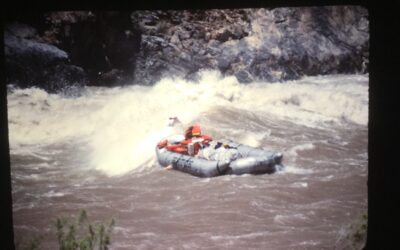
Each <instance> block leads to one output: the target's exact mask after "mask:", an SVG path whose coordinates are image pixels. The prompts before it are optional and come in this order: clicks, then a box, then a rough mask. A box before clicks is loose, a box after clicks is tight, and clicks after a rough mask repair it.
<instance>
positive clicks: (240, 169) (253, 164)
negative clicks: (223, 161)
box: [229, 156, 276, 175]
mask: <svg viewBox="0 0 400 250" xmlns="http://www.w3.org/2000/svg"><path fill="white" fill-rule="evenodd" d="M230 168H231V169H230V171H229V173H230V174H236V175H241V174H265V173H268V174H271V173H274V172H275V171H276V169H275V161H274V159H272V158H265V157H252V156H251V157H246V158H240V159H237V160H235V161H233V162H231V164H230Z"/></svg>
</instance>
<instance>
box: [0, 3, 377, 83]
mask: <svg viewBox="0 0 400 250" xmlns="http://www.w3.org/2000/svg"><path fill="white" fill-rule="evenodd" d="M43 18H45V19H46V21H44V22H43V23H45V24H44V25H43V27H41V29H40V30H41V33H40V34H37V33H36V32H35V30H34V29H32V28H31V27H29V26H24V27H22V26H19V27H15V26H14V27H13V26H12V25H10V26H7V29H6V34H5V44H6V66H7V77H8V78H7V80H8V81H9V82H13V81H14V82H15V81H16V82H20V83H21V84H25V85H29V84H34V82H35V81H36V82H47V85H46V86H47V89H52V88H53V87H54V88H58V85H57V84H53V85H51V84H49V81H50V80H51V81H57V78H60V79H61V78H62V79H64V80H63V81H61V82H65V83H66V84H71V83H72V82H82V81H83V79H86V78H85V76H87V78H88V80H89V84H92V85H103V86H113V85H123V84H144V85H152V84H154V83H156V82H157V81H159V80H160V79H161V78H162V77H164V76H180V77H184V78H186V79H191V80H195V79H197V76H198V73H199V72H200V71H202V70H207V69H209V70H219V71H220V72H221V73H222V74H223V75H226V76H228V75H234V76H236V78H237V79H238V81H239V82H241V83H250V82H253V81H268V82H279V81H285V80H291V79H298V78H299V77H302V76H304V75H319V74H335V73H366V72H368V56H369V30H368V25H369V22H368V11H367V10H366V9H364V8H362V7H357V6H332V7H302V8H275V9H233V10H229V9H225V10H220V9H219V10H190V11H188V10H186V11H172V10H171V11H134V12H87V11H84V12H53V13H47V14H45V15H43ZM52 86H53V87H52Z"/></svg>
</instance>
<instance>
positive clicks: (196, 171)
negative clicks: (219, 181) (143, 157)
mask: <svg viewBox="0 0 400 250" xmlns="http://www.w3.org/2000/svg"><path fill="white" fill-rule="evenodd" d="M156 153H157V158H158V162H159V163H160V165H162V166H164V167H166V166H168V165H172V167H173V168H174V169H176V170H179V171H182V172H186V173H189V174H192V175H195V176H198V177H214V176H218V175H223V174H225V173H226V171H227V170H228V168H229V162H220V161H210V160H206V159H202V158H195V157H193V156H189V155H183V154H178V153H174V152H170V151H167V150H166V149H158V148H156Z"/></svg>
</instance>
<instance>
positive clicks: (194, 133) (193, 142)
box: [157, 124, 213, 156]
mask: <svg viewBox="0 0 400 250" xmlns="http://www.w3.org/2000/svg"><path fill="white" fill-rule="evenodd" d="M184 136H185V139H184V140H183V141H180V142H178V143H172V144H170V142H168V141H167V140H163V141H161V142H160V143H159V144H158V145H157V146H158V148H164V147H166V149H167V150H169V151H171V152H176V153H180V154H184V155H191V156H196V155H197V154H198V153H199V150H200V149H202V148H205V147H207V146H209V145H210V142H211V141H212V140H213V139H212V137H211V136H208V135H202V133H201V127H200V125H198V124H195V125H193V126H190V127H189V128H187V129H186V130H185V133H184Z"/></svg>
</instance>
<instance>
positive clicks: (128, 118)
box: [8, 71, 368, 175]
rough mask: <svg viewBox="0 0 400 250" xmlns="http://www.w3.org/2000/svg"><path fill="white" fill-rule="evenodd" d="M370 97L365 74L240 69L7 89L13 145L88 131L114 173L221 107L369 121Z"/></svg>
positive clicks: (97, 163) (253, 141) (298, 119)
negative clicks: (297, 74) (283, 75)
mask: <svg viewBox="0 0 400 250" xmlns="http://www.w3.org/2000/svg"><path fill="white" fill-rule="evenodd" d="M367 104H368V77H367V76H365V75H364V76H363V75H350V76H341V75H337V76H323V77H322V76H321V77H306V78H303V79H301V80H298V81H290V82H286V83H277V84H269V83H261V82H258V83H251V84H239V83H238V81H237V80H236V78H235V77H222V76H221V75H220V74H219V73H217V72H215V71H204V72H202V73H201V77H200V80H199V81H198V82H189V81H186V80H183V79H179V78H164V79H162V80H161V81H160V82H158V83H157V84H156V85H155V86H138V85H135V86H130V87H123V88H121V87H119V88H99V87H96V88H95V87H88V88H87V89H86V91H85V93H84V94H83V95H82V96H80V97H75V98H71V97H65V96H63V95H58V94H48V93H46V92H45V91H43V90H40V89H37V88H30V89H16V90H13V92H12V93H9V94H8V109H9V110H8V119H9V138H10V146H11V149H12V150H16V149H18V148H24V147H26V146H27V145H43V144H52V143H59V142H64V143H65V142H67V141H69V140H71V139H77V138H78V139H82V140H83V141H86V142H87V143H88V145H89V149H90V152H91V153H90V155H89V156H88V158H89V165H90V166H92V167H93V168H96V169H98V170H101V171H103V172H105V173H106V174H108V175H121V174H125V173H127V172H129V171H132V170H134V169H138V168H140V166H143V165H147V164H148V163H149V162H150V161H151V159H154V157H155V153H154V147H155V145H156V143H157V142H158V141H159V140H160V139H161V138H163V137H165V136H167V135H169V134H173V133H182V132H183V129H184V128H185V127H186V126H188V125H190V124H191V123H192V121H194V120H195V119H196V118H198V117H201V116H203V115H205V114H207V112H210V111H211V110H213V109H214V108H216V107H221V106H222V107H228V108H234V109H237V110H241V111H242V112H252V113H255V114H257V113H262V114H268V115H270V116H271V115H272V117H276V118H277V119H285V120H290V121H293V122H295V123H298V124H303V125H307V126H314V127H319V126H320V125H321V124H324V123H326V122H337V123H341V122H343V121H345V122H353V123H356V124H361V125H366V124H367V123H368V105H367ZM170 116H177V117H178V118H179V119H180V120H181V121H182V126H181V127H180V128H172V127H168V126H167V123H168V118H169V117H170ZM243 122H245V121H243ZM215 127H218V126H215ZM253 132H254V131H253ZM260 133H261V134H252V133H251V132H249V133H246V134H244V135H243V136H242V137H241V138H240V139H241V142H242V143H246V144H249V145H251V146H259V143H260V141H261V138H262V137H264V136H268V133H270V131H267V132H265V133H264V134H262V132H260ZM293 150H294V151H293V153H295V152H296V151H297V150H302V149H293ZM286 171H291V170H290V168H289V170H286Z"/></svg>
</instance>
